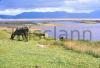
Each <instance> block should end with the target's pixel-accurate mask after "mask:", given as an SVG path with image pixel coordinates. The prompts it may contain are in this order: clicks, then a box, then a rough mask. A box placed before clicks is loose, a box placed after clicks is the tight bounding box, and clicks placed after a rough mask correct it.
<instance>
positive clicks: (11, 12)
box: [0, 7, 94, 15]
mask: <svg viewBox="0 0 100 68" xmlns="http://www.w3.org/2000/svg"><path fill="white" fill-rule="evenodd" d="M56 11H64V12H67V13H91V12H93V11H94V10H76V9H73V8H49V7H48V8H35V9H20V8H19V9H5V10H0V15H18V14H21V13H23V12H56Z"/></svg>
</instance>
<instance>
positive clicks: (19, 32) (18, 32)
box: [10, 27, 29, 41]
mask: <svg viewBox="0 0 100 68" xmlns="http://www.w3.org/2000/svg"><path fill="white" fill-rule="evenodd" d="M28 32H29V29H28V27H19V28H16V30H15V32H13V33H12V35H11V38H10V39H12V40H13V39H14V37H15V36H17V37H19V39H18V40H20V36H22V38H23V39H25V40H26V41H28Z"/></svg>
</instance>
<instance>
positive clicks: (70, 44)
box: [63, 40, 100, 58]
mask: <svg viewBox="0 0 100 68" xmlns="http://www.w3.org/2000/svg"><path fill="white" fill-rule="evenodd" d="M63 45H64V47H65V48H67V49H70V50H73V51H77V52H80V53H86V54H89V55H92V56H94V57H96V58H100V42H90V41H70V40H69V41H65V42H64V43H63Z"/></svg>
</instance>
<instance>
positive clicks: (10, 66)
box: [0, 31, 100, 68]
mask: <svg viewBox="0 0 100 68" xmlns="http://www.w3.org/2000/svg"><path fill="white" fill-rule="evenodd" d="M9 36H10V35H9V34H8V33H6V32H5V31H0V68H36V66H38V67H40V68H99V67H100V58H95V57H93V56H91V55H88V54H84V53H78V52H75V51H72V50H66V49H65V48H63V47H62V46H59V45H58V46H57V45H55V44H53V43H52V45H51V44H50V45H51V46H49V47H47V48H41V47H38V45H39V43H40V44H41V42H42V44H43V42H44V43H45V40H44V41H43V40H40V41H35V40H30V41H29V42H24V41H16V40H13V41H12V40H9ZM50 42H51V41H50ZM48 43H49V42H48ZM44 45H45V44H44Z"/></svg>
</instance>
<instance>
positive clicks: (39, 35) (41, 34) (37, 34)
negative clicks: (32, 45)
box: [33, 33, 45, 38]
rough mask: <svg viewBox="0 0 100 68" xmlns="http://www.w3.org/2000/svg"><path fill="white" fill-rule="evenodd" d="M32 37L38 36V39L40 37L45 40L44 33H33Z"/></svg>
mask: <svg viewBox="0 0 100 68" xmlns="http://www.w3.org/2000/svg"><path fill="white" fill-rule="evenodd" d="M33 35H35V36H38V37H39V38H41V37H44V38H45V34H44V33H33Z"/></svg>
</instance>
